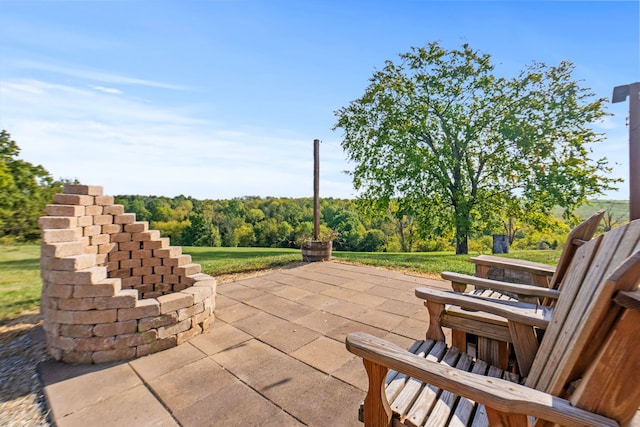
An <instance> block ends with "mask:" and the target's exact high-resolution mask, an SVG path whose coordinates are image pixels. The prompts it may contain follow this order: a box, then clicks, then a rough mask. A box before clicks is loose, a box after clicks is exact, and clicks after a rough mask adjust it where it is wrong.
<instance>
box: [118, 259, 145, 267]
mask: <svg viewBox="0 0 640 427" xmlns="http://www.w3.org/2000/svg"><path fill="white" fill-rule="evenodd" d="M138 267H142V260H141V259H123V260H122V261H120V268H138Z"/></svg>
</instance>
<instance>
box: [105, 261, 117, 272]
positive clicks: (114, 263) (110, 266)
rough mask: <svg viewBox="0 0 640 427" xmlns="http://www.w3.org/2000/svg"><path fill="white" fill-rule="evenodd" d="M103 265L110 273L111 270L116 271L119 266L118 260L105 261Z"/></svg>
mask: <svg viewBox="0 0 640 427" xmlns="http://www.w3.org/2000/svg"><path fill="white" fill-rule="evenodd" d="M105 267H106V269H107V271H108V272H109V274H111V272H113V271H116V270H117V269H119V268H120V262H119V261H107V262H106V263H105Z"/></svg>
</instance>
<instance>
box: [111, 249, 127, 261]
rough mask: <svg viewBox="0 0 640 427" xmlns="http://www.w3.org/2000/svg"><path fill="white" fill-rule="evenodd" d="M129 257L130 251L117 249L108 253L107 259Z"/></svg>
mask: <svg viewBox="0 0 640 427" xmlns="http://www.w3.org/2000/svg"><path fill="white" fill-rule="evenodd" d="M126 259H131V252H129V251H123V250H118V251H115V252H111V253H110V254H109V261H123V260H126Z"/></svg>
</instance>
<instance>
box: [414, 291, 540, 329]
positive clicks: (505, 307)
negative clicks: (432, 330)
mask: <svg viewBox="0 0 640 427" xmlns="http://www.w3.org/2000/svg"><path fill="white" fill-rule="evenodd" d="M415 294H416V296H417V297H418V298H421V299H424V300H426V301H427V302H428V303H432V304H443V305H444V304H453V305H458V306H461V307H464V308H467V309H471V310H479V311H485V312H488V313H492V314H495V315H498V316H502V317H506V318H512V319H513V320H516V321H519V322H521V323H524V324H526V325H531V326H536V327H539V328H542V329H546V328H547V325H548V323H549V319H550V318H551V313H552V310H551V309H550V308H549V307H545V306H539V307H538V308H537V309H535V307H534V308H533V309H532V307H531V304H527V303H519V302H517V301H501V300H483V299H479V298H474V297H473V296H470V295H467V294H458V293H456V292H451V291H441V290H439V289H431V288H417V289H416V290H415ZM438 316H439V314H438Z"/></svg>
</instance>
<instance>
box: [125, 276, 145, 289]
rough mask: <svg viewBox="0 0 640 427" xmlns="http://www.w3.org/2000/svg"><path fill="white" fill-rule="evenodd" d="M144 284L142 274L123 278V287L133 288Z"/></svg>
mask: <svg viewBox="0 0 640 427" xmlns="http://www.w3.org/2000/svg"><path fill="white" fill-rule="evenodd" d="M139 285H142V277H140V276H130V277H124V278H123V279H122V287H123V288H131V287H134V286H139Z"/></svg>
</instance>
